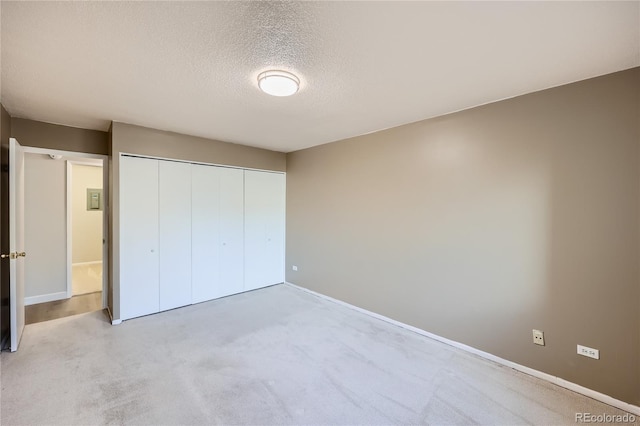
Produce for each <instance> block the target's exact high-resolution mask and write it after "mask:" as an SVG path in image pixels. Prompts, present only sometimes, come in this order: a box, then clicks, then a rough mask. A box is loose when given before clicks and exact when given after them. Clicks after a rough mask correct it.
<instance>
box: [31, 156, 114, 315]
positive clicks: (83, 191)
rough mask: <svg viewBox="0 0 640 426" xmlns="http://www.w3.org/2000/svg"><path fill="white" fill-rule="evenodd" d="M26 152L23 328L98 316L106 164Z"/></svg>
mask: <svg viewBox="0 0 640 426" xmlns="http://www.w3.org/2000/svg"><path fill="white" fill-rule="evenodd" d="M24 151H25V211H24V216H25V218H24V219H25V251H27V253H29V259H28V261H27V262H26V263H25V305H26V307H25V315H26V318H25V323H26V324H33V323H36V322H42V321H49V320H53V319H58V318H62V317H67V316H71V315H77V314H82V313H87V312H92V311H96V310H102V309H104V308H105V307H106V291H105V289H106V282H107V280H106V273H105V272H104V271H106V256H107V251H106V237H105V235H106V234H105V232H106V229H107V228H106V219H107V218H106V214H105V212H106V211H107V208H106V198H105V188H106V185H105V182H106V173H105V170H104V158H96V157H101V156H96V155H87V156H83V155H82V154H77V153H70V152H62V151H52V150H43V149H37V148H28V147H25V149H24ZM43 206H46V207H44V208H43Z"/></svg>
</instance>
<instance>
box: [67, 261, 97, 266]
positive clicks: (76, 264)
mask: <svg viewBox="0 0 640 426" xmlns="http://www.w3.org/2000/svg"><path fill="white" fill-rule="evenodd" d="M98 263H102V260H93V261H91V262H76V263H72V264H71V266H83V265H97V264H98Z"/></svg>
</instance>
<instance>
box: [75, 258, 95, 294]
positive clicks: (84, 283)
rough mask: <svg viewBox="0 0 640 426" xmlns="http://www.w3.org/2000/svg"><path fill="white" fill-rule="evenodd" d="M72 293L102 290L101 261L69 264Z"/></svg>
mask: <svg viewBox="0 0 640 426" xmlns="http://www.w3.org/2000/svg"><path fill="white" fill-rule="evenodd" d="M71 274H72V275H71V288H72V289H73V295H74V296H78V295H80V294H87V293H95V292H96V291H102V262H99V263H89V264H78V265H72V266H71Z"/></svg>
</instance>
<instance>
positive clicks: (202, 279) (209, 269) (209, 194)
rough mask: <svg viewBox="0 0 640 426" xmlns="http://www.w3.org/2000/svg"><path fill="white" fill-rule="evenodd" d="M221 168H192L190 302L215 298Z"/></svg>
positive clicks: (218, 249)
mask: <svg viewBox="0 0 640 426" xmlns="http://www.w3.org/2000/svg"><path fill="white" fill-rule="evenodd" d="M219 171H220V168H219V167H213V166H202V165H195V164H194V165H192V169H191V175H192V180H191V203H192V204H191V206H192V211H191V218H192V222H191V227H192V234H191V235H192V240H191V244H192V256H191V271H192V281H191V300H192V303H199V302H204V301H205V300H211V299H214V298H216V297H218V296H217V294H218V290H217V289H218V288H219V282H220V246H221V241H220V172H219Z"/></svg>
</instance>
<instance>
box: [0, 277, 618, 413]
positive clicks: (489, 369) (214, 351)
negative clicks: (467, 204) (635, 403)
mask: <svg viewBox="0 0 640 426" xmlns="http://www.w3.org/2000/svg"><path fill="white" fill-rule="evenodd" d="M1 357H2V358H1V361H2V375H1V384H2V395H1V400H0V404H1V408H2V413H1V417H0V423H2V424H3V425H42V424H60V425H71V424H78V425H79V424H82V425H95V424H132V425H174V424H194V425H195V424H246V425H280V424H291V425H293V424H312V425H343V424H350V425H356V424H358V425H360V424H367V425H382V424H384V425H391V424H393V425H397V424H434V425H444V424H448V425H456V424H457V425H467V424H482V425H520V424H537V425H560V424H566V425H572V424H575V422H574V419H575V417H574V416H575V413H576V412H589V413H592V414H621V413H622V412H621V411H620V410H617V409H615V408H612V407H610V406H607V405H605V404H602V403H600V402H597V401H594V400H592V399H589V398H586V397H584V396H581V395H579V394H576V393H573V392H571V391H568V390H566V389H563V388H560V387H558V386H555V385H552V384H550V383H547V382H544V381H541V380H538V379H535V378H533V377H531V376H527V375H525V374H522V373H518V372H516V371H514V370H512V369H509V368H506V367H502V366H500V365H497V364H495V363H492V362H490V361H487V360H484V359H481V358H478V357H475V356H473V355H470V354H468V353H465V352H462V351H460V350H457V349H455V348H452V347H449V346H447V345H444V344H442V343H439V342H436V341H433V340H431V339H428V338H426V337H423V336H420V335H418V334H415V333H412V332H409V331H407V330H404V329H401V328H398V327H396V326H393V325H391V324H388V323H386V322H382V321H379V320H376V319H373V318H371V317H369V316H366V315H364V314H361V313H359V312H356V311H353V310H351V309H348V308H345V307H343V306H340V305H337V304H334V303H331V302H329V301H326V300H323V299H320V298H317V297H315V296H312V295H309V294H307V293H305V292H302V291H300V290H298V289H295V288H293V287H290V286H287V285H279V286H274V287H270V288H266V289H262V290H257V291H253V292H249V293H244V294H239V295H236V296H231V297H227V298H224V299H219V300H216V301H212V302H206V303H202V304H199V305H194V306H190V307H186V308H181V309H175V310H173V311H169V312H164V313H161V314H157V315H151V316H148V317H143V318H138V319H134V320H129V321H126V322H124V323H123V324H122V325H119V326H111V325H110V324H109V323H108V322H107V319H106V317H105V316H104V314H103V313H102V312H94V313H90V314H84V315H79V316H75V317H69V318H64V319H59V320H54V321H49V322H43V323H39V324H33V325H28V326H27V327H26V328H25V332H24V337H23V340H22V345H21V348H20V350H19V351H18V352H17V353H13V354H12V353H6V352H5V353H2V355H1Z"/></svg>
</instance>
